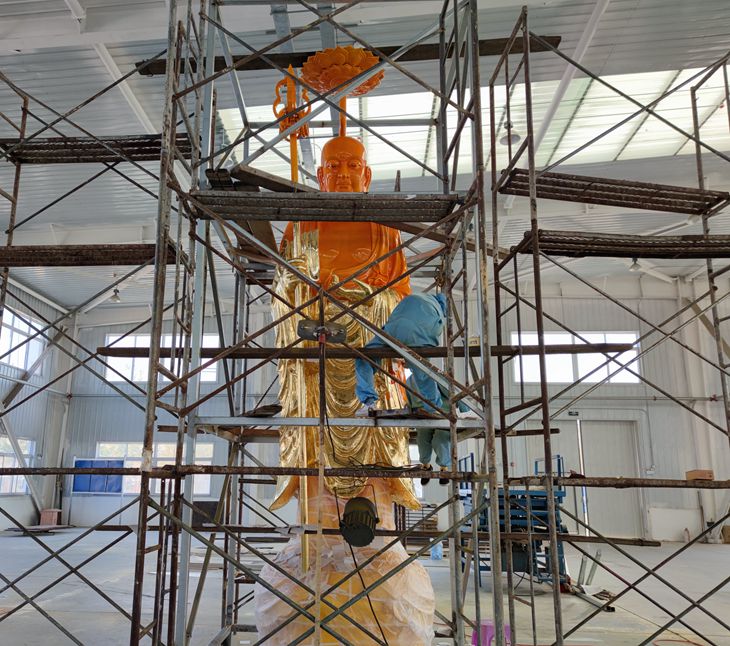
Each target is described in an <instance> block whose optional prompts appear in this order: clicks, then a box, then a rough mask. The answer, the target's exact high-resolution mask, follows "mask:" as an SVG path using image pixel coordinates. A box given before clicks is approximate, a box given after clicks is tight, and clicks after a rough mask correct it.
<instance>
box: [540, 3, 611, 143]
mask: <svg viewBox="0 0 730 646" xmlns="http://www.w3.org/2000/svg"><path fill="white" fill-rule="evenodd" d="M610 2H611V0H598V1H597V2H596V6H595V7H594V9H593V13H592V14H591V17H590V18H589V19H588V22H587V23H586V26H585V29H584V30H583V33H582V34H581V36H580V39H579V40H578V44H577V45H576V46H575V51H574V52H573V54H572V56H571V58H572V59H573V60H574V61H575V62H576V63H580V62H581V61H582V60H583V57H584V56H585V53H586V52H587V51H588V47H590V44H591V42H592V41H593V37H594V36H595V35H596V31H597V30H598V23H599V22H600V21H601V16H603V14H604V13H605V11H606V9H607V8H608V5H609V3H610ZM577 72H578V68H577V67H576V66H575V65H568V66H567V68H566V69H565V72H564V73H563V77H562V78H561V79H560V83H559V84H558V89H557V90H556V91H555V94H553V98H552V101H551V102H550V105H549V106H548V109H547V111H546V112H545V116H544V117H543V120H542V123H541V124H540V129H539V130H538V132H537V136H536V137H535V149H538V148H539V147H540V143H541V142H542V140H543V139H544V138H545V135H546V134H547V131H548V128H549V127H550V124H551V123H552V121H553V118H554V117H555V114H556V113H557V111H558V108H559V107H560V102H561V101H562V100H563V97H565V93H566V92H567V91H568V88H569V87H570V83H571V81H572V80H573V78H574V77H575V75H576V73H577Z"/></svg>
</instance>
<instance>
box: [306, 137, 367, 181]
mask: <svg viewBox="0 0 730 646" xmlns="http://www.w3.org/2000/svg"><path fill="white" fill-rule="evenodd" d="M372 175H373V173H372V171H371V170H370V167H369V166H368V164H367V161H366V160H365V146H363V145H362V143H361V142H360V141H358V140H357V139H353V138H352V137H335V138H334V139H330V140H329V141H328V142H327V143H326V144H325V145H324V148H322V165H321V166H320V167H319V168H318V169H317V179H318V180H319V188H320V190H322V191H325V192H327V193H365V192H366V191H367V190H368V188H369V187H370V180H371V178H372Z"/></svg>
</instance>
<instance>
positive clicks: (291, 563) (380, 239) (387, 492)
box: [255, 136, 434, 646]
mask: <svg viewBox="0 0 730 646" xmlns="http://www.w3.org/2000/svg"><path fill="white" fill-rule="evenodd" d="M371 176H372V172H371V169H370V168H369V167H368V165H367V162H366V159H365V148H364V146H363V145H362V143H360V142H359V141H358V140H356V139H353V138H350V137H346V136H339V137H335V138H334V139H331V140H330V141H328V142H327V144H326V145H325V146H324V147H323V149H322V165H321V167H320V168H319V169H318V171H317V177H318V180H319V184H320V189H321V190H322V191H327V192H338V193H340V192H353V193H354V192H365V191H367V190H368V187H369V185H370V180H371ZM400 243H401V241H400V232H399V231H397V230H395V229H392V228H389V227H386V226H383V225H381V224H377V223H374V222H369V221H367V220H362V221H355V222H299V223H289V225H288V226H287V228H286V230H285V232H284V236H283V239H282V242H281V254H282V255H283V257H285V258H286V259H287V260H288V261H289V262H290V263H292V264H293V265H294V266H295V267H296V268H297V269H298V270H299V271H301V272H303V273H305V274H306V275H307V276H309V277H310V278H311V279H312V280H313V281H315V282H316V283H318V284H319V285H321V286H322V287H324V288H326V289H330V288H334V289H333V291H332V294H333V295H334V296H335V297H336V298H337V299H339V300H340V301H342V302H343V303H346V304H348V305H354V304H355V303H357V302H358V301H360V300H361V299H365V298H366V297H367V296H369V295H371V294H373V292H374V291H375V290H377V289H378V288H381V287H385V286H386V285H388V287H387V288H385V289H383V290H382V291H381V292H379V293H377V294H375V295H373V296H372V297H371V298H368V299H367V300H365V301H364V302H363V303H361V304H359V305H357V306H356V307H355V309H356V311H357V312H358V313H359V314H360V315H362V316H363V317H364V318H366V319H367V320H369V321H371V322H372V323H373V324H374V325H375V326H377V327H379V328H381V327H382V326H383V325H384V324H385V322H386V321H387V319H388V317H389V315H390V313H391V312H392V310H393V309H394V308H395V306H396V305H397V304H398V302H400V300H401V298H403V296H405V295H407V294H409V293H410V282H409V279H408V277H405V278H403V277H402V274H403V273H404V272H405V271H406V262H405V256H404V254H403V252H402V251H399V252H398V253H395V254H392V255H391V256H389V257H388V258H386V259H384V260H381V261H379V262H376V263H375V264H373V266H372V267H369V268H368V269H366V270H364V271H362V273H360V274H358V275H357V276H356V277H355V278H353V279H352V280H348V281H346V282H344V284H342V285H340V283H341V282H342V281H343V280H345V279H346V278H347V277H348V276H350V275H351V274H354V273H355V272H357V271H358V270H360V269H362V268H364V267H366V266H367V265H370V264H371V263H373V262H374V261H376V260H377V259H378V258H380V257H382V256H383V255H384V254H386V253H388V252H389V251H391V250H393V249H394V248H395V247H397V246H398V245H400ZM274 289H275V291H276V293H277V295H278V296H280V297H281V300H279V299H273V310H274V317H275V318H280V317H281V316H283V315H284V314H287V313H288V312H289V311H290V310H291V308H292V307H295V306H298V305H300V304H301V303H303V302H305V301H307V300H309V299H311V298H312V297H313V296H315V295H316V291H315V290H313V289H312V288H311V287H310V286H309V285H307V284H305V283H304V282H303V281H301V280H300V279H299V278H297V277H296V276H295V275H294V274H293V273H292V272H289V271H287V270H284V269H279V270H277V273H276V277H275V280H274ZM282 301H283V302H282ZM340 313H341V310H340V309H339V308H338V307H336V306H335V305H333V304H332V303H330V302H329V301H328V300H327V299H325V320H329V319H331V318H333V317H334V316H335V315H337V314H340ZM304 316H305V317H306V318H310V319H314V320H317V319H318V318H319V303H318V302H316V301H315V303H314V304H313V305H312V306H310V307H307V308H306V309H305V310H304ZM300 319H301V317H300V316H299V315H295V316H293V317H290V318H289V319H287V320H286V321H284V322H283V323H280V324H279V325H278V326H277V328H276V345H277V346H278V347H283V346H286V345H288V344H290V343H292V342H294V341H295V340H296V339H297V338H298V337H297V332H296V330H297V323H298V321H299V320H300ZM338 322H339V323H342V324H344V325H345V326H346V328H347V340H348V343H350V344H351V345H353V346H355V347H361V346H364V345H365V344H366V343H367V342H368V341H369V340H370V338H372V336H373V335H372V334H371V333H370V332H369V331H368V330H366V329H365V328H364V326H362V325H361V324H359V323H358V322H356V321H355V320H353V319H352V318H351V317H350V316H343V317H341V318H339V319H338ZM302 345H304V346H305V347H316V345H317V344H316V343H315V342H311V341H309V342H308V341H305V342H302V343H300V346H302ZM381 366H382V367H383V369H384V370H385V371H387V372H388V373H390V374H393V375H395V376H397V377H398V378H399V379H401V380H402V381H405V375H404V370H403V363H402V361H400V360H395V359H393V360H390V359H385V360H383V361H382V362H381ZM278 369H279V380H280V391H279V399H280V402H281V406H282V413H281V414H282V415H283V416H286V417H315V418H316V417H318V416H319V363H318V361H307V360H298V359H297V360H295V359H280V360H279V362H278ZM325 386H326V387H325V393H326V404H327V415H328V417H330V418H337V417H354V416H355V412H356V411H357V409H358V408H359V407H360V402H359V401H358V399H357V397H356V396H355V370H354V360H353V359H327V360H326V367H325ZM375 386H376V390H377V391H378V394H379V395H380V400H379V404H378V405H379V407H381V408H402V407H404V406H405V404H406V398H405V393H404V392H403V389H402V388H400V386H398V385H397V384H396V383H395V382H394V381H393V380H391V379H388V378H387V377H386V376H385V375H383V374H380V373H378V374H377V375H376V381H375ZM279 442H280V444H279V452H280V464H281V466H290V467H303V466H308V467H317V466H318V465H319V462H318V459H319V456H320V455H323V456H324V463H325V467H360V466H367V465H377V466H383V467H391V466H403V465H407V464H409V463H410V458H409V453H408V429H407V428H372V427H344V426H343V427H340V426H334V425H331V426H328V428H327V429H326V432H325V440H324V446H323V447H320V446H319V428H318V427H282V428H281V431H280V440H279ZM320 449H321V452H320ZM306 480H307V482H303V481H300V478H298V477H296V476H285V477H280V478H279V479H278V483H277V489H276V494H275V497H274V501H273V503H272V506H271V508H272V509H278V508H280V507H281V506H283V505H284V504H286V503H287V502H288V501H289V500H290V499H292V497H294V496H296V497H298V498H299V503H300V522H302V523H308V524H310V525H311V524H314V523H316V521H317V518H318V517H320V518H321V520H322V525H323V527H325V528H338V527H339V519H340V517H341V516H342V513H343V509H344V505H345V503H346V501H347V499H349V498H352V497H355V496H364V497H368V498H370V499H371V500H373V502H375V504H376V506H377V510H378V518H379V519H380V522H379V524H378V528H382V529H395V523H394V519H393V503H394V502H396V503H399V504H401V505H404V506H406V507H408V508H411V509H420V503H419V502H418V500H417V499H416V497H415V494H414V491H413V484H412V481H411V480H410V479H408V478H372V479H369V478H367V477H327V478H325V486H324V487H321V486H320V483H318V479H317V478H316V477H310V478H306ZM391 541H392V537H382V536H377V537H375V540H374V541H373V542H372V543H371V544H370V545H368V546H366V547H351V546H350V545H348V544H347V543H346V542H345V541H344V539H343V538H342V536H340V535H323V536H312V535H310V536H308V537H307V540H306V542H303V541H302V540H301V539H300V537H299V536H297V537H294V538H292V540H291V541H290V542H289V543H288V544H287V545H286V546H285V547H284V548H283V549H282V550H281V551H280V552H279V554H278V555H277V557H276V563H277V564H278V565H279V566H280V567H282V568H283V569H284V570H285V571H286V572H288V573H290V574H291V575H292V576H293V577H294V578H296V579H297V580H299V581H302V582H304V583H305V584H306V585H308V586H309V587H310V588H313V589H314V588H315V587H316V586H317V585H318V586H319V591H320V592H323V591H325V590H326V589H328V588H330V587H331V586H333V585H335V584H337V583H338V582H340V581H341V580H342V579H344V578H345V577H346V576H347V575H348V573H349V572H351V570H352V569H354V568H355V563H362V562H363V561H365V560H366V559H368V558H369V557H370V556H372V555H373V554H375V552H376V551H378V550H379V549H381V548H382V547H384V545H385V544H386V543H388V542H391ZM303 550H304V552H306V553H307V554H310V555H311V558H304V559H302V552H303ZM315 555H316V558H315ZM406 558H407V554H406V552H405V549H404V548H403V546H402V545H401V544H400V543H399V542H396V543H395V545H393V546H392V547H390V548H389V549H388V550H386V551H385V552H384V553H383V554H381V555H380V556H378V557H377V558H376V559H375V560H374V561H373V562H372V563H370V564H369V565H368V566H367V567H366V568H364V569H363V571H362V577H363V578H362V580H361V579H360V578H359V577H358V576H352V577H350V578H349V579H348V580H347V581H346V582H345V584H344V585H342V586H340V587H338V588H337V589H336V590H334V591H333V592H332V593H330V594H328V595H327V596H326V597H325V600H326V601H328V602H329V603H331V604H333V605H334V606H335V607H339V606H340V605H342V604H343V603H345V602H346V601H349V600H350V599H351V598H352V597H353V596H354V595H355V594H357V593H358V592H360V591H361V590H362V589H363V581H364V582H365V585H369V584H370V583H372V582H373V581H375V580H376V579H377V578H379V577H381V576H383V575H384V574H386V573H388V572H389V571H390V570H392V569H393V568H395V567H397V566H398V565H399V564H401V563H402V562H403V561H404V560H405V559H406ZM315 563H316V564H317V566H316V567H315ZM261 576H262V578H265V580H266V581H269V582H270V583H272V584H273V585H275V587H276V589H277V590H279V591H281V592H282V593H284V594H285V595H286V596H287V597H289V598H290V599H292V600H294V601H296V602H297V603H299V604H301V605H302V606H307V605H309V604H311V603H312V602H313V596H312V595H311V594H309V593H308V592H307V591H306V590H305V589H304V588H303V587H302V586H300V585H299V584H297V583H295V582H294V581H292V580H291V579H289V578H287V577H285V576H283V575H282V574H281V573H280V572H277V571H276V570H275V569H274V568H272V567H270V566H265V567H264V568H263V569H262V571H261ZM369 596H370V598H369V599H367V598H363V599H361V600H359V601H358V602H357V603H355V604H353V605H352V606H351V607H350V608H348V609H347V610H346V614H347V615H348V616H349V617H351V618H353V619H355V620H356V621H357V623H359V624H361V625H362V626H364V627H366V628H367V629H368V630H369V631H370V632H371V633H372V634H374V635H376V636H377V637H378V638H379V639H382V635H385V637H386V640H387V642H388V643H391V644H409V646H421V645H423V646H426V645H428V644H431V640H432V637H433V613H434V596H433V589H432V587H431V581H430V578H429V576H428V573H427V572H426V570H425V569H424V568H423V566H422V565H421V564H420V563H418V562H413V563H411V564H410V565H408V566H407V567H405V568H404V569H403V570H401V571H399V572H398V573H397V574H395V575H394V576H392V577H391V578H390V579H389V580H387V581H386V582H385V583H383V584H381V585H379V586H378V587H377V588H375V589H374V590H373V591H372V592H371V593H370V595H369ZM255 599H256V623H257V627H258V630H259V634H260V635H264V634H267V633H269V632H270V631H271V630H273V629H274V628H276V627H277V626H281V624H282V623H284V622H285V621H286V619H287V618H289V617H290V616H291V615H292V614H293V613H294V610H293V608H292V607H291V606H290V605H288V604H286V603H285V602H284V601H282V600H281V599H279V598H278V597H276V596H275V595H274V594H273V593H271V592H270V591H269V590H267V589H265V588H264V587H263V586H260V585H257V586H256V591H255ZM310 612H314V610H313V607H312V608H310ZM330 612H332V608H331V607H329V606H328V605H327V604H326V603H322V604H321V605H320V616H321V617H322V618H324V617H326V616H327V615H328V614H329V613H330ZM376 616H377V619H376ZM312 625H313V624H312V622H311V621H310V620H308V619H306V618H305V617H303V616H302V615H300V616H299V617H297V618H296V619H295V620H293V621H291V622H290V623H288V624H287V625H286V626H285V627H284V628H283V629H281V630H279V631H278V632H276V633H275V634H274V635H273V636H272V637H271V639H269V640H267V641H266V643H267V644H272V645H273V644H288V643H291V642H292V641H294V640H295V639H296V638H297V637H298V636H300V635H301V634H302V633H303V632H305V631H306V630H308V629H310V628H311V627H312ZM327 625H331V627H332V628H333V629H334V630H336V631H337V633H338V634H339V635H341V636H343V637H345V638H346V639H347V640H348V641H349V642H350V643H353V644H358V645H366V644H375V643H376V642H375V641H373V640H372V638H371V637H369V636H368V635H367V634H366V633H365V632H363V631H362V630H361V629H360V628H357V627H356V626H355V625H354V624H353V623H351V622H349V621H347V620H346V619H345V618H343V617H341V616H340V617H337V618H336V619H334V620H333V621H332V623H331V624H327ZM381 631H382V632H381ZM319 639H320V641H319V643H321V644H339V643H341V642H340V641H339V640H338V639H335V638H334V637H333V636H332V635H330V634H328V633H327V632H326V631H324V630H322V631H321V635H320V636H319ZM303 643H305V644H313V643H315V638H314V636H313V635H310V637H309V638H307V640H305V641H304V642H303Z"/></svg>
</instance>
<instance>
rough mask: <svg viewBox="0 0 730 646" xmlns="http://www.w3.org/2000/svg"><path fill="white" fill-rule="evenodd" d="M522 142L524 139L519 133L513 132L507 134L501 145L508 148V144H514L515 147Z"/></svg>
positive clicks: (501, 140)
mask: <svg viewBox="0 0 730 646" xmlns="http://www.w3.org/2000/svg"><path fill="white" fill-rule="evenodd" d="M520 141H522V137H521V136H520V135H519V133H517V132H515V131H514V130H512V131H511V132H509V133H506V134H505V135H504V136H503V137H502V138H501V139H500V140H499V143H500V144H502V145H503V146H506V145H507V144H510V143H511V144H512V145H513V146H514V145H515V144H517V143H519V142H520Z"/></svg>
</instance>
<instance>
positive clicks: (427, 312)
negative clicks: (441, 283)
mask: <svg viewBox="0 0 730 646" xmlns="http://www.w3.org/2000/svg"><path fill="white" fill-rule="evenodd" d="M446 307H447V303H446V296H444V295H443V294H436V295H434V296H432V295H430V294H410V295H408V296H406V297H405V298H404V299H403V300H402V301H401V302H400V303H398V305H396V307H395V309H394V310H393V312H392V313H391V315H390V317H389V318H388V321H387V323H386V324H385V325H384V326H383V331H385V332H386V333H387V334H389V335H390V336H392V337H395V338H396V339H398V340H399V341H400V342H401V343H403V344H404V345H407V346H409V347H418V346H437V345H439V344H440V342H441V334H442V332H443V330H444V325H445V324H446ZM373 341H379V339H377V338H376V339H373ZM371 343H372V342H371ZM368 345H371V344H370V343H369V344H368ZM377 345H381V343H377Z"/></svg>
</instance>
